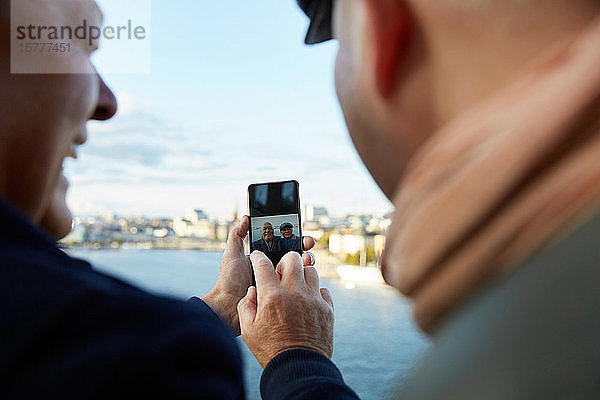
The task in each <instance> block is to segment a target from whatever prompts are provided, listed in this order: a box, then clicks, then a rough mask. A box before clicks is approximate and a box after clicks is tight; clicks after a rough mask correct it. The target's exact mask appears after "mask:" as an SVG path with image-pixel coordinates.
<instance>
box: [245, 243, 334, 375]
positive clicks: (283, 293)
mask: <svg viewBox="0 0 600 400" xmlns="http://www.w3.org/2000/svg"><path fill="white" fill-rule="evenodd" d="M250 258H251V260H252V266H253V268H254V274H255V277H256V287H250V288H248V292H247V294H246V296H245V297H244V298H243V299H242V300H241V301H240V303H239V305H238V313H239V316H240V327H241V332H242V339H243V340H244V342H245V343H246V344H247V345H248V347H249V348H250V350H251V351H252V353H253V354H254V356H255V357H256V359H257V360H258V362H259V363H260V365H262V366H263V367H265V366H266V365H267V364H268V363H269V361H271V360H272V359H273V358H274V357H275V356H277V355H278V354H279V353H281V352H284V351H286V350H290V349H295V348H302V349H307V350H312V351H316V352H318V353H321V354H323V355H324V356H326V357H328V358H331V356H332V354H333V323H334V316H333V300H332V298H331V293H330V292H329V290H328V289H320V288H319V275H318V274H317V271H316V269H315V268H313V267H303V265H302V264H303V263H302V259H301V258H300V255H299V254H298V253H294V252H291V253H288V254H286V255H285V256H284V257H283V258H282V259H281V261H280V263H279V264H278V265H277V271H275V269H274V268H273V264H272V263H271V261H270V260H269V259H268V258H267V257H266V256H265V255H264V254H263V253H261V252H259V251H255V252H253V253H252V254H251V256H250ZM279 276H281V279H279Z"/></svg>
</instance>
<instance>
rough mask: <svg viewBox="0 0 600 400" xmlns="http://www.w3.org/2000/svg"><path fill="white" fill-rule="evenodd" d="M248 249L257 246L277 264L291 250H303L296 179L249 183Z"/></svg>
mask: <svg viewBox="0 0 600 400" xmlns="http://www.w3.org/2000/svg"><path fill="white" fill-rule="evenodd" d="M248 201H249V203H250V204H249V205H250V207H249V208H250V251H251V252H252V251H254V250H259V251H262V252H263V253H265V255H266V256H267V257H268V258H269V259H270V260H271V262H272V263H273V266H274V267H276V266H277V264H278V263H279V261H280V260H281V258H282V257H283V256H284V255H285V254H286V253H288V252H290V251H295V252H297V253H299V254H302V223H301V220H300V196H299V184H298V182H297V181H294V180H291V181H282V182H268V183H256V184H252V185H250V186H248Z"/></svg>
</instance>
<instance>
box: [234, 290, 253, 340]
mask: <svg viewBox="0 0 600 400" xmlns="http://www.w3.org/2000/svg"><path fill="white" fill-rule="evenodd" d="M256 299H257V296H256V288H255V287H254V286H250V287H249V288H248V292H247V293H246V296H244V298H243V299H241V300H240V302H239V303H238V305H237V309H238V315H239V318H240V328H241V331H242V334H243V332H244V330H245V329H244V328H246V327H247V326H249V325H251V324H252V323H253V322H254V319H255V318H256V310H257V302H256Z"/></svg>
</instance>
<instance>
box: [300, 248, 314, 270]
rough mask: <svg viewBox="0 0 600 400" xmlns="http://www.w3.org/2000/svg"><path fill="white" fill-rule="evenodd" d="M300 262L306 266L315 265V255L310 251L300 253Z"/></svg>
mask: <svg viewBox="0 0 600 400" xmlns="http://www.w3.org/2000/svg"><path fill="white" fill-rule="evenodd" d="M302 264H303V265H304V266H305V267H307V266H310V267H312V266H313V265H315V255H314V254H313V253H311V252H310V251H306V252H304V253H302Z"/></svg>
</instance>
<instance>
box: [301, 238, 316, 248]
mask: <svg viewBox="0 0 600 400" xmlns="http://www.w3.org/2000/svg"><path fill="white" fill-rule="evenodd" d="M315 244H316V242H315V239H313V238H312V237H311V236H302V247H303V248H304V251H308V250H310V249H312V248H313V247H315Z"/></svg>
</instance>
